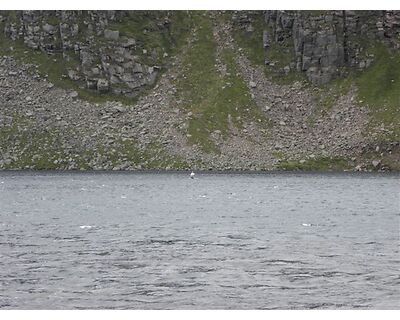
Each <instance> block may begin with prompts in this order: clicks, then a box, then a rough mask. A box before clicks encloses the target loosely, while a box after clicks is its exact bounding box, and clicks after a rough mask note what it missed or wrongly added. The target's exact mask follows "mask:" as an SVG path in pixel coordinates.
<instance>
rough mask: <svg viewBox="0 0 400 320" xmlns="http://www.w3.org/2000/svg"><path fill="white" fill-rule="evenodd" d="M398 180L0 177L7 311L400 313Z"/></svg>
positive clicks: (351, 176) (0, 279)
mask: <svg viewBox="0 0 400 320" xmlns="http://www.w3.org/2000/svg"><path fill="white" fill-rule="evenodd" d="M399 181H400V177H399V175H396V174H361V173H357V174H356V173H341V174H333V173H332V174H316V173H314V174H301V173H268V174H250V173H248V174H237V173H232V174H227V173H223V174H211V173H197V174H196V176H195V179H190V178H189V173H114V172H96V173H89V172H85V173H81V172H77V173H59V172H0V309H314V308H317V309H399V308H400V273H399V270H400V256H399V232H400V231H399V230H400V229H399V226H400V224H399V223H400V196H399V191H400V184H399Z"/></svg>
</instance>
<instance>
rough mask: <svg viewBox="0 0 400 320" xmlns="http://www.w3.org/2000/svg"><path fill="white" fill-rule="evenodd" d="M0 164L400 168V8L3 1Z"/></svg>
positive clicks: (0, 22) (10, 166)
mask: <svg viewBox="0 0 400 320" xmlns="http://www.w3.org/2000/svg"><path fill="white" fill-rule="evenodd" d="M0 28H1V29H2V30H3V33H2V35H1V36H0V41H1V46H0V50H1V52H0V53H1V58H0V93H1V95H0V138H1V139H0V168H2V169H114V170H124V169H127V170H129V169H140V168H144V169H157V168H158V169H186V168H194V169H221V170H224V169H238V170H241V169H249V170H271V169H286V170H291V169H303V170H390V169H392V170H398V169H399V168H400V146H399V141H400V54H399V51H398V49H399V48H400V12H396V11H366V12H358V11H356V12H352V11H311V12H309V11H266V12H257V11H256V12H252V11H239V12H183V11H180V12H167V11H163V12H154V11H152V12H144V11H140V12H126V11H17V12H13V11H8V12H0Z"/></svg>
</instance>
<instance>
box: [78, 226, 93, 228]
mask: <svg viewBox="0 0 400 320" xmlns="http://www.w3.org/2000/svg"><path fill="white" fill-rule="evenodd" d="M79 228H81V229H91V228H93V227H92V226H79Z"/></svg>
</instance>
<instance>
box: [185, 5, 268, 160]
mask: <svg viewBox="0 0 400 320" xmlns="http://www.w3.org/2000/svg"><path fill="white" fill-rule="evenodd" d="M192 18H193V22H194V23H195V25H196V26H197V31H196V36H195V40H194V42H193V43H192V44H191V47H190V48H189V50H188V51H187V53H186V55H185V57H184V59H183V66H184V77H181V79H180V80H179V81H178V87H179V89H180V90H179V91H180V95H181V97H182V99H183V101H184V103H185V108H186V110H187V111H188V112H189V111H190V112H192V113H193V115H192V117H191V119H190V120H189V128H188V134H189V141H190V142H191V143H193V144H197V145H199V146H200V147H201V148H202V149H203V150H204V151H206V152H218V148H217V146H216V145H215V144H214V143H213V141H212V139H211V138H210V134H211V133H212V132H214V131H216V130H219V131H220V134H221V135H222V136H225V135H226V134H227V133H228V131H229V126H230V125H233V126H236V127H239V128H240V127H241V126H242V124H243V121H245V120H250V121H251V120H253V121H257V122H258V123H261V124H262V123H267V119H265V117H264V116H263V114H262V113H261V111H260V110H259V109H258V107H257V106H256V104H255V102H254V101H253V100H252V98H251V96H250V93H249V91H248V88H247V86H246V85H245V83H244V81H243V79H242V78H241V77H240V76H239V73H238V68H237V65H236V62H235V60H234V53H233V52H232V50H230V49H224V51H223V52H222V55H221V57H220V58H221V62H222V64H224V65H225V66H226V74H225V76H222V75H221V74H220V73H219V72H218V70H217V68H216V43H215V41H214V38H213V34H212V21H211V19H210V17H209V16H208V15H204V14H202V13H201V12H198V13H196V14H194V15H193V16H192Z"/></svg>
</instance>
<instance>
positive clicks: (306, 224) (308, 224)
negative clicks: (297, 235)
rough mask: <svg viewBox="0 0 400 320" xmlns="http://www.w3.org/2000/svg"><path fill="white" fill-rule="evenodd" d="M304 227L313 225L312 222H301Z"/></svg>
mask: <svg viewBox="0 0 400 320" xmlns="http://www.w3.org/2000/svg"><path fill="white" fill-rule="evenodd" d="M301 225H302V226H303V227H311V223H302V224H301Z"/></svg>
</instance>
